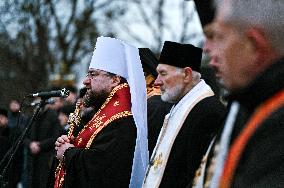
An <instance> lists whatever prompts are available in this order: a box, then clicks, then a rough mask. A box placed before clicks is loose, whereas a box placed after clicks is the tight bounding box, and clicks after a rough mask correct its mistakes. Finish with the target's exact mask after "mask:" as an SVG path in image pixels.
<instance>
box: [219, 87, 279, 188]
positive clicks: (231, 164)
mask: <svg viewBox="0 0 284 188" xmlns="http://www.w3.org/2000/svg"><path fill="white" fill-rule="evenodd" d="M283 105H284V90H281V91H280V92H278V93H277V94H275V95H274V96H273V97H271V98H270V99H268V100H267V101H265V102H264V103H263V104H262V105H261V106H260V107H259V108H258V109H257V110H256V111H255V113H254V114H253V115H252V117H251V118H250V119H249V121H248V122H247V124H246V125H245V127H244V129H243V130H242V132H241V133H240V135H239V136H238V137H237V138H236V139H235V141H234V142H233V144H232V146H231V148H230V150H229V153H228V157H227V160H226V161H225V166H224V169H223V174H222V177H221V181H220V187H221V188H229V187H231V183H232V180H233V177H234V175H235V171H236V168H237V165H238V163H239V161H240V159H241V155H242V153H243V151H244V149H245V147H246V145H247V143H248V142H249V140H250V138H251V137H252V136H253V134H254V133H255V131H256V130H257V129H258V128H259V127H260V125H261V124H262V122H263V121H264V120H265V119H266V118H267V117H268V116H270V115H271V114H272V113H273V112H275V111H276V110H277V109H279V108H280V107H282V106H283Z"/></svg>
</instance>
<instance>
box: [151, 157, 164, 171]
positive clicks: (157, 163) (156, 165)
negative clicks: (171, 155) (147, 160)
mask: <svg viewBox="0 0 284 188" xmlns="http://www.w3.org/2000/svg"><path fill="white" fill-rule="evenodd" d="M162 156H163V155H162V153H160V154H159V155H158V157H156V158H155V160H154V163H153V166H154V169H155V170H157V168H158V167H159V166H160V165H162V164H163V160H162Z"/></svg>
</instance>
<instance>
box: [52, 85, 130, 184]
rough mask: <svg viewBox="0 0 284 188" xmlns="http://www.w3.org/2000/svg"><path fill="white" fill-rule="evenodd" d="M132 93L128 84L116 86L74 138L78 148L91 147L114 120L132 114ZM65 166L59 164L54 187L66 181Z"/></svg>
mask: <svg viewBox="0 0 284 188" xmlns="http://www.w3.org/2000/svg"><path fill="white" fill-rule="evenodd" d="M131 115H132V113H131V95H130V90H129V86H128V84H126V83H125V84H121V85H118V86H117V87H115V88H114V89H113V90H112V92H111V93H110V95H109V96H108V98H107V100H106V101H105V103H104V104H103V105H102V107H101V108H100V109H99V110H98V112H97V113H96V114H95V115H94V117H93V118H92V119H91V120H90V121H89V122H88V123H87V124H86V125H85V126H84V128H83V129H82V130H81V131H80V132H79V134H78V136H77V137H76V139H75V140H74V143H73V144H74V146H75V147H77V148H85V149H89V147H90V146H91V144H92V142H93V140H94V139H95V137H96V135H97V134H98V133H99V132H100V131H101V130H102V129H103V128H104V127H106V126H107V125H108V124H110V123H111V122H112V121H115V120H117V119H120V118H122V117H127V116H131ZM64 175H65V169H64V166H58V167H57V169H56V174H55V184H54V188H61V187H62V185H63V181H64Z"/></svg>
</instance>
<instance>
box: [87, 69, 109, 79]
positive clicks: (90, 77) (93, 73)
mask: <svg viewBox="0 0 284 188" xmlns="http://www.w3.org/2000/svg"><path fill="white" fill-rule="evenodd" d="M99 75H106V76H109V74H108V73H100V72H96V71H92V72H88V73H87V74H86V78H89V79H93V78H95V77H97V76H99Z"/></svg>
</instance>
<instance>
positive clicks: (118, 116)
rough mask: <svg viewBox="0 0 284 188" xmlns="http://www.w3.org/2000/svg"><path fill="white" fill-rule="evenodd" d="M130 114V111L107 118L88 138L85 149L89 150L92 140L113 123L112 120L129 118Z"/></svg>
mask: <svg viewBox="0 0 284 188" xmlns="http://www.w3.org/2000/svg"><path fill="white" fill-rule="evenodd" d="M131 115H132V113H131V112H130V111H124V112H121V113H118V114H115V115H114V116H112V117H111V118H109V119H108V120H107V121H106V122H105V123H104V124H103V125H102V126H100V127H99V128H98V129H97V130H96V131H95V132H94V133H93V134H92V136H91V137H90V139H89V141H88V143H87V145H86V149H89V148H90V146H91V144H92V143H93V140H94V139H95V137H96V136H97V134H98V133H99V132H100V131H101V130H102V129H103V128H105V127H106V126H107V125H108V124H110V123H111V122H113V121H114V120H117V119H119V118H122V117H127V116H131Z"/></svg>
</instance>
